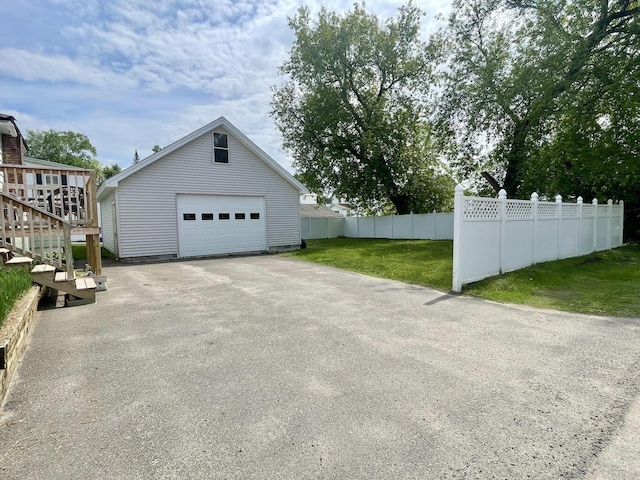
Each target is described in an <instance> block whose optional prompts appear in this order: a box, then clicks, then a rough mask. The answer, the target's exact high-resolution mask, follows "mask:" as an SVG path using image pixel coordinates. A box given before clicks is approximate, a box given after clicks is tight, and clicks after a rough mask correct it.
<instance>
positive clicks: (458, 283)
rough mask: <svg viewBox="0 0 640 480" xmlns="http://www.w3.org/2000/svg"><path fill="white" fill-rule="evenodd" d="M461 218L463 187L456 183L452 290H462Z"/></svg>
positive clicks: (462, 212) (462, 215) (462, 214)
mask: <svg viewBox="0 0 640 480" xmlns="http://www.w3.org/2000/svg"><path fill="white" fill-rule="evenodd" d="M411 215H413V214H411ZM463 218H464V188H462V185H456V193H455V196H454V197H453V285H452V290H453V291H454V292H461V291H462V278H461V275H460V252H461V251H462V221H463ZM412 220H413V218H412ZM412 225H413V223H412ZM412 228H413V227H412Z"/></svg>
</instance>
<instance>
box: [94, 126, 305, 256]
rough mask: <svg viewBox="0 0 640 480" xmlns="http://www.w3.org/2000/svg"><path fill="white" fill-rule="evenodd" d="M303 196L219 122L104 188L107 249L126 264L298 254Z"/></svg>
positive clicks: (291, 181)
mask: <svg viewBox="0 0 640 480" xmlns="http://www.w3.org/2000/svg"><path fill="white" fill-rule="evenodd" d="M301 193H308V190H307V189H306V187H305V186H304V185H302V184H301V183H300V182H298V181H297V180H296V179H295V178H294V177H293V176H292V175H290V174H289V173H288V172H287V171H286V170H285V169H284V168H283V167H281V166H280V165H279V164H278V163H277V162H275V161H274V160H273V159H272V158H271V157H269V156H268V155H267V154H266V153H265V152H263V151H262V150H261V149H260V148H258V146H256V144H254V143H253V142H252V141H251V140H249V138H247V137H246V136H245V135H244V134H243V133H242V132H240V130H238V129H237V128H236V127H235V126H233V125H232V124H231V122H229V121H228V120H227V119H226V118H224V117H220V118H218V119H217V120H215V121H213V122H211V123H210V124H208V125H205V126H204V127H202V128H200V129H198V130H196V131H195V132H193V133H190V134H189V135H187V136H185V137H183V138H181V139H180V140H178V141H176V142H174V143H172V144H171V145H168V146H167V147H165V148H163V149H162V150H160V151H159V152H157V153H154V154H153V155H151V156H149V157H147V158H145V159H144V160H141V161H140V162H139V163H137V164H134V165H132V166H131V167H129V168H127V169H126V170H124V171H123V172H121V173H119V174H118V175H115V176H113V177H111V178H109V179H108V180H106V181H105V182H103V184H102V186H101V187H100V189H99V191H98V201H99V202H100V203H101V206H102V208H101V210H102V232H103V241H104V246H105V247H106V248H107V249H108V250H109V251H111V252H113V253H115V254H116V255H117V256H118V257H119V258H120V259H122V260H124V261H127V260H128V261H139V260H154V259H171V258H186V257H199V256H209V255H220V254H235V253H246V252H264V251H282V250H292V249H297V248H299V247H300V240H301V236H300V200H299V198H300V197H299V196H300V194H301Z"/></svg>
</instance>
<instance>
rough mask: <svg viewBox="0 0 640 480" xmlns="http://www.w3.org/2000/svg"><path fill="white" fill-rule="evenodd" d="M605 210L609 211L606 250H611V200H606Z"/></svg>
mask: <svg viewBox="0 0 640 480" xmlns="http://www.w3.org/2000/svg"><path fill="white" fill-rule="evenodd" d="M607 210H609V222H608V228H607V248H608V249H609V250H611V228H612V226H613V222H612V220H613V200H611V199H609V200H607Z"/></svg>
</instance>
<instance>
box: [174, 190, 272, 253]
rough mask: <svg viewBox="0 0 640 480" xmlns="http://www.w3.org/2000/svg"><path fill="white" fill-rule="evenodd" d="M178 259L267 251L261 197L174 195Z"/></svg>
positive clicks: (262, 199)
mask: <svg viewBox="0 0 640 480" xmlns="http://www.w3.org/2000/svg"><path fill="white" fill-rule="evenodd" d="M177 202H178V205H177V209H178V251H179V256H180V257H195V256H206V255H219V254H224V253H243V252H262V251H264V250H267V230H266V223H265V208H264V197H251V196H243V197H241V196H235V195H189V194H186V195H178V197H177Z"/></svg>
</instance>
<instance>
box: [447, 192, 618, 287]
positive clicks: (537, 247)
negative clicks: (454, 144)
mask: <svg viewBox="0 0 640 480" xmlns="http://www.w3.org/2000/svg"><path fill="white" fill-rule="evenodd" d="M623 217H624V202H622V201H620V203H619V204H618V205H614V204H613V202H612V201H611V200H609V201H608V203H606V204H604V205H598V201H597V200H596V199H594V200H593V202H592V203H590V204H583V200H582V197H578V201H577V203H563V202H562V197H561V196H560V195H558V196H557V197H556V201H555V202H544V201H539V199H538V195H537V194H536V193H533V194H532V195H531V200H507V197H506V192H505V191H504V190H501V191H500V195H499V197H498V198H482V197H466V196H464V193H463V189H462V187H461V186H459V185H458V187H456V194H455V208H454V227H453V290H454V291H457V292H459V291H461V290H462V285H464V284H466V283H471V282H475V281H477V280H481V279H483V278H486V277H490V276H493V275H498V274H500V273H504V272H509V271H512V270H517V269H519V268H524V267H528V266H530V265H533V264H536V263H540V262H546V261H550V260H558V259H562V258H569V257H575V256H579V255H586V254H589V253H592V252H595V251H600V250H606V249H610V248H614V247H618V246H620V245H622V234H623Z"/></svg>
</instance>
